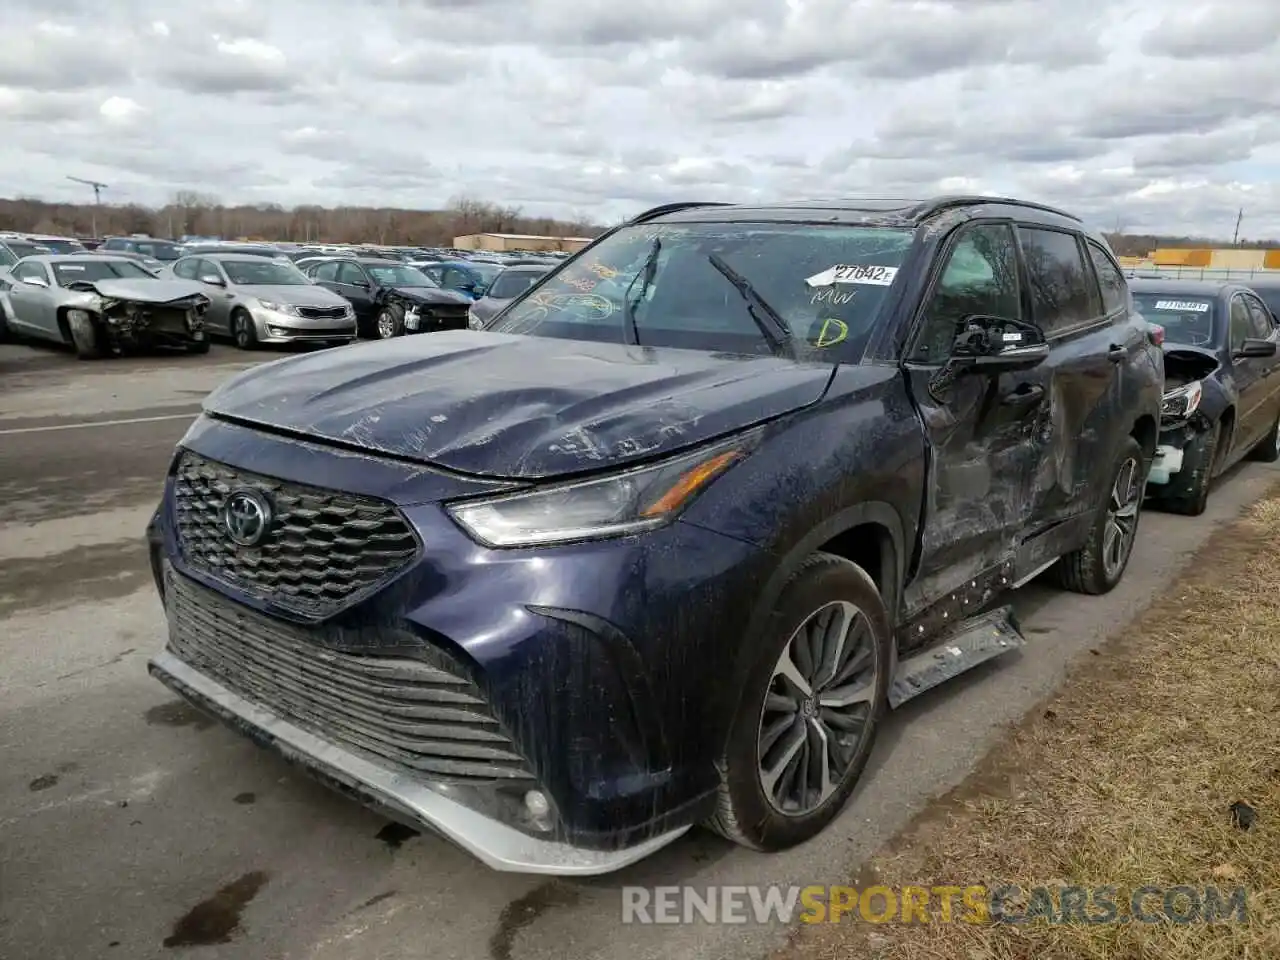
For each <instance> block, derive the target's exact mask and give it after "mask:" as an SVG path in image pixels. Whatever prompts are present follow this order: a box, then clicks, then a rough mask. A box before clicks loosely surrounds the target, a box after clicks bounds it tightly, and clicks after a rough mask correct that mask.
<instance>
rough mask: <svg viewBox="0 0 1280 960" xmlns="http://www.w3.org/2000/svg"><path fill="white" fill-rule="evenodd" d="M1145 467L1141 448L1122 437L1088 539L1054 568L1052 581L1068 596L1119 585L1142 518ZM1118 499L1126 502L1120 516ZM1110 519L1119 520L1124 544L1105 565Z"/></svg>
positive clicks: (1111, 520) (1108, 590) (1096, 591)
mask: <svg viewBox="0 0 1280 960" xmlns="http://www.w3.org/2000/svg"><path fill="white" fill-rule="evenodd" d="M1145 463H1146V457H1145V456H1144V454H1143V452H1142V446H1141V445H1140V444H1139V443H1138V441H1137V440H1136V439H1134V438H1133V437H1125V442H1124V443H1123V444H1121V446H1120V451H1119V452H1118V453H1117V454H1116V456H1115V459H1114V460H1113V461H1112V466H1111V470H1110V471H1109V472H1108V474H1107V477H1108V480H1107V487H1106V489H1107V496H1106V497H1105V498H1104V499H1103V501H1102V503H1101V504H1100V505H1099V507H1098V516H1097V518H1096V519H1095V520H1094V522H1093V526H1092V527H1091V528H1090V529H1089V539H1088V540H1087V541H1086V543H1085V545H1084V546H1083V547H1081V548H1080V549H1078V550H1075V551H1073V552H1071V553H1068V554H1065V555H1064V556H1063V557H1062V558H1061V559H1060V560H1059V561H1058V563H1057V564H1055V565H1054V568H1053V572H1054V577H1055V579H1056V580H1057V582H1058V585H1059V586H1061V587H1063V588H1064V589H1066V590H1070V591H1071V592H1072V593H1083V594H1091V595H1098V594H1103V593H1110V592H1111V590H1112V589H1114V588H1115V586H1116V584H1118V583H1119V582H1120V580H1121V578H1122V577H1123V576H1124V571H1125V570H1126V569H1127V568H1128V566H1129V558H1130V557H1131V556H1132V555H1133V545H1134V543H1135V541H1136V540H1137V538H1138V522H1139V520H1141V518H1142V501H1143V497H1144V494H1145V491H1146V485H1147V474H1146V467H1145ZM1130 470H1132V471H1133V473H1132V474H1130V473H1129V471H1130ZM1126 478H1128V479H1126ZM1122 481H1124V484H1125V486H1126V489H1125V491H1124V493H1123V494H1121V493H1119V492H1118V488H1119V487H1120V486H1121V484H1122ZM1118 498H1123V499H1124V500H1125V501H1126V502H1125V503H1123V504H1122V509H1123V511H1124V512H1123V513H1117V512H1116V511H1115V503H1116V500H1117V499H1118ZM1113 518H1115V519H1119V518H1123V522H1122V523H1121V527H1120V528H1121V530H1122V531H1123V532H1124V535H1125V540H1124V542H1123V544H1122V548H1123V549H1122V552H1121V553H1120V556H1119V557H1118V558H1116V557H1114V556H1113V557H1112V559H1111V561H1108V560H1107V558H1106V554H1107V551H1108V548H1109V547H1110V545H1111V543H1112V540H1111V525H1112V522H1113Z"/></svg>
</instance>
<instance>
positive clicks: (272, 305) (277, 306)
mask: <svg viewBox="0 0 1280 960" xmlns="http://www.w3.org/2000/svg"><path fill="white" fill-rule="evenodd" d="M258 306H260V307H262V309H264V310H271V311H273V312H275V313H285V314H292V313H295V312H296V311H295V310H294V308H293V307H292V306H290V305H289V304H287V303H277V302H276V301H274V300H259V301H258Z"/></svg>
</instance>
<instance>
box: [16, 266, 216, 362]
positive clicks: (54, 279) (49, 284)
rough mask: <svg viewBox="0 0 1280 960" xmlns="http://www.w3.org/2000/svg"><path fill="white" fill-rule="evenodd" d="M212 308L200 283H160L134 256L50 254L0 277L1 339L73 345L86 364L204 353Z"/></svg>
mask: <svg viewBox="0 0 1280 960" xmlns="http://www.w3.org/2000/svg"><path fill="white" fill-rule="evenodd" d="M208 306H209V298H208V297H206V296H205V295H204V294H203V292H202V291H201V289H200V285H199V284H197V283H191V282H188V281H184V280H160V279H158V278H157V277H156V276H155V275H154V274H152V273H150V272H148V271H147V270H146V268H144V267H143V266H142V265H141V264H139V263H138V262H137V261H136V260H133V259H130V258H128V257H113V256H102V255H100V254H93V253H84V254H45V255H39V256H32V257H24V258H23V259H21V260H19V261H18V262H17V263H16V264H14V265H13V266H12V267H10V268H6V269H4V271H3V273H0V336H3V335H4V334H8V335H11V336H16V337H31V338H35V339H39V340H51V341H53V342H54V343H64V344H70V345H71V346H73V347H75V350H76V354H77V355H78V356H79V357H80V358H81V359H85V360H87V359H92V358H96V357H102V356H111V355H114V354H119V353H122V352H124V351H125V350H126V349H128V348H132V347H144V348H145V347H151V346H179V347H183V348H185V349H186V350H188V351H189V352H191V353H206V352H208V350H209V341H208V339H207V338H206V337H205V333H204V313H205V310H206V309H207V308H208Z"/></svg>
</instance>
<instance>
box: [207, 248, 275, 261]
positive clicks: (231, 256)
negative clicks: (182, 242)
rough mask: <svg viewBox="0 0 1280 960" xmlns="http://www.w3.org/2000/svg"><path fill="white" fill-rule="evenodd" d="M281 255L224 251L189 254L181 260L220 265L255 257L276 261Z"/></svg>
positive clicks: (257, 251) (259, 251) (264, 252)
mask: <svg viewBox="0 0 1280 960" xmlns="http://www.w3.org/2000/svg"><path fill="white" fill-rule="evenodd" d="M282 255H283V253H282V252H280V253H278V252H276V251H275V250H224V251H223V252H221V253H189V254H187V255H186V256H184V257H183V258H182V259H183V260H186V259H187V258H188V257H199V258H200V259H201V260H212V261H213V262H214V263H220V262H222V261H223V260H243V259H244V258H245V257H257V258H259V259H265V260H272V261H278V260H279V259H280V257H281V256H282Z"/></svg>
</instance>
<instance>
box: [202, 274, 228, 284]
mask: <svg viewBox="0 0 1280 960" xmlns="http://www.w3.org/2000/svg"><path fill="white" fill-rule="evenodd" d="M200 282H201V283H207V284H209V285H210V286H211V287H225V286H226V283H225V282H223V279H222V278H221V277H219V276H218V275H217V274H213V273H206V274H205V275H204V276H202V277H201V278H200Z"/></svg>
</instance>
